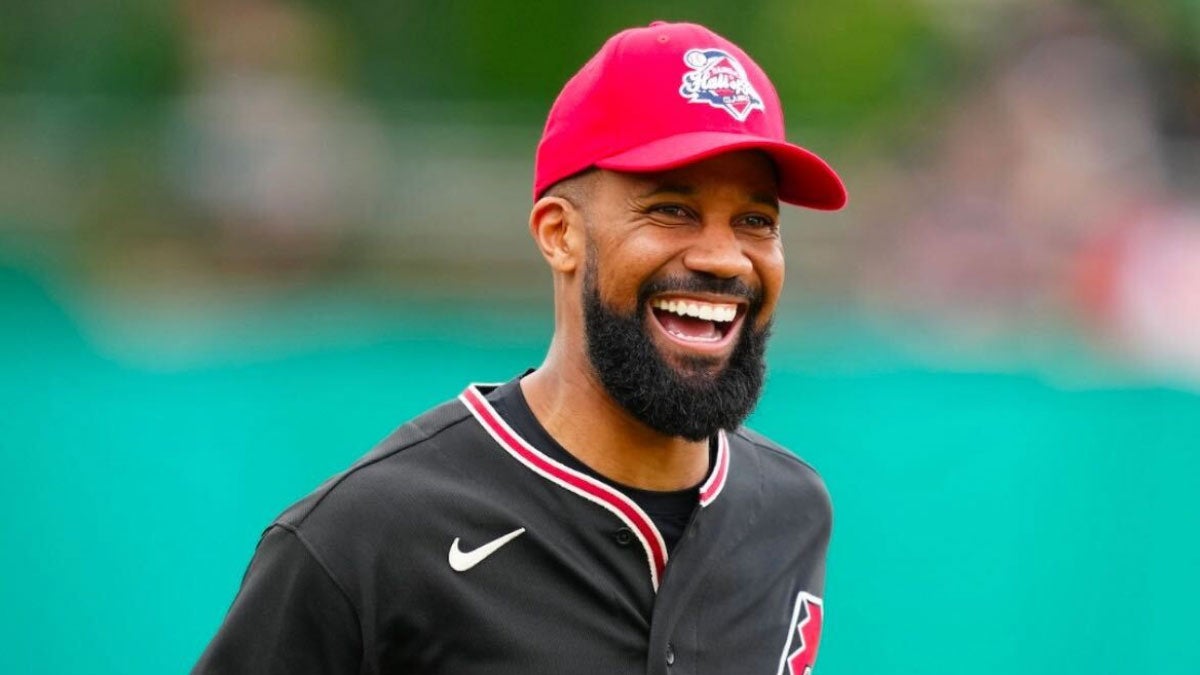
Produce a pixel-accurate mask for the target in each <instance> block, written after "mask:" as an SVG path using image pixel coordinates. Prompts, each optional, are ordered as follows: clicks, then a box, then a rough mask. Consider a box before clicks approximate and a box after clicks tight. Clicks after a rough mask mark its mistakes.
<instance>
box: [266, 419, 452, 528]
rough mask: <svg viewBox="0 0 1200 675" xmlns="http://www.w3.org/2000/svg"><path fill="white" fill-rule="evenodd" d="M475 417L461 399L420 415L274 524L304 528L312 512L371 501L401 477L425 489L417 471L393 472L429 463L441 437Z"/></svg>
mask: <svg viewBox="0 0 1200 675" xmlns="http://www.w3.org/2000/svg"><path fill="white" fill-rule="evenodd" d="M470 417H471V415H470V412H469V411H468V410H467V409H466V407H465V406H463V405H462V404H461V403H460V402H459V401H458V400H457V399H455V400H451V401H447V402H446V403H443V404H441V405H439V406H437V407H435V408H432V409H431V410H429V411H427V412H425V413H423V414H421V415H420V416H418V417H416V418H414V419H412V420H410V421H408V422H406V423H405V424H403V425H402V426H400V427H399V428H397V429H396V430H395V431H393V432H392V433H391V434H389V435H388V436H387V437H386V438H384V439H383V440H382V441H380V442H379V443H377V444H376V445H375V447H374V448H372V449H371V450H370V451H369V452H368V453H367V454H365V455H363V456H362V457H360V458H359V459H358V460H356V461H355V462H354V463H353V464H351V465H350V466H349V467H348V468H347V469H345V470H344V471H342V472H340V473H338V474H335V475H334V476H332V477H330V478H329V479H328V480H326V481H325V482H324V483H322V484H321V485H320V486H319V487H318V488H317V489H316V490H313V491H312V492H311V493H309V494H308V496H306V497H304V498H303V499H301V500H300V501H298V502H296V503H295V504H293V505H292V506H290V507H289V508H288V509H287V510H286V511H284V512H283V513H282V514H280V516H279V517H278V518H276V520H275V523H274V524H281V525H284V526H286V527H289V528H297V527H300V526H301V524H302V523H303V522H304V521H305V520H306V519H307V518H308V517H309V516H310V515H312V513H313V512H314V511H315V510H317V509H320V508H323V505H325V504H326V502H336V503H337V504H338V506H339V507H347V506H352V504H346V502H355V501H359V500H365V499H369V498H370V496H371V494H372V493H373V491H374V488H385V487H386V489H392V488H394V487H395V486H394V485H393V484H392V483H391V482H392V481H394V480H395V478H396V476H397V475H404V473H412V474H414V480H412V481H410V483H412V487H413V488H414V489H420V488H421V487H422V485H421V481H420V480H418V479H417V475H416V474H417V472H416V471H411V472H397V471H393V469H401V468H402V467H401V466H399V465H401V464H405V465H408V466H404V467H403V468H404V469H407V468H410V467H411V468H413V469H417V468H419V467H420V466H422V465H425V464H427V463H424V462H422V461H421V460H422V459H423V458H424V457H428V456H429V453H427V452H424V450H426V449H430V450H432V449H435V446H438V445H440V444H438V443H437V439H438V437H439V435H441V434H443V432H446V431H447V430H448V429H451V428H452V427H454V426H455V425H457V424H459V423H461V422H463V421H464V420H467V419H469V418H470Z"/></svg>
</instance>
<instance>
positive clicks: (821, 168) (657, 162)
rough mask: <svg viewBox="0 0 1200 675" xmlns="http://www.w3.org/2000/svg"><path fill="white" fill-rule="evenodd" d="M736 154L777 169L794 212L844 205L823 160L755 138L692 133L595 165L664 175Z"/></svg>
mask: <svg viewBox="0 0 1200 675" xmlns="http://www.w3.org/2000/svg"><path fill="white" fill-rule="evenodd" d="M737 150H762V151H764V152H766V153H767V154H768V155H770V156H771V159H773V160H775V164H776V166H777V167H778V168H779V199H780V200H782V201H785V202H787V203H789V204H795V205H796V206H806V207H808V208H812V209H820V210H822V211H836V210H838V209H840V208H842V207H843V206H845V205H846V186H845V185H843V184H842V179H841V178H839V177H838V175H837V173H835V172H834V170H833V169H832V168H830V166H829V165H828V164H826V163H825V160H823V159H821V158H820V157H818V156H816V155H815V154H813V153H811V152H809V151H808V150H805V149H804V148H802V147H800V146H798V145H792V144H791V143H783V142H780V141H776V140H772V139H769V138H762V137H759V136H747V135H746V134H734V133H726V132H720V131H696V132H692V133H686V134H678V135H676V136H669V137H667V138H663V139H660V140H657V141H654V142H653V143H647V144H646V145H643V146H640V147H637V148H634V149H632V150H627V151H625V152H622V153H620V154H617V155H613V156H612V157H608V158H606V159H602V160H600V161H598V162H596V164H595V165H596V166H597V167H599V168H601V169H608V170H610V171H627V172H630V173H645V172H650V171H666V170H668V169H674V168H677V167H680V166H684V165H686V164H691V163H693V162H698V161H700V160H703V159H708V158H709V157H713V156H715V155H723V154H725V153H727V152H735V151H737Z"/></svg>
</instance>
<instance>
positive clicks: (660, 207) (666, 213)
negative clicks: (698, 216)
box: [648, 204, 692, 220]
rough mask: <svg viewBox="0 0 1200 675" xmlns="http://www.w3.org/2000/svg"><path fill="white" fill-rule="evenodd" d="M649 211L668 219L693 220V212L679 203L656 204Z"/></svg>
mask: <svg viewBox="0 0 1200 675" xmlns="http://www.w3.org/2000/svg"><path fill="white" fill-rule="evenodd" d="M648 211H649V212H650V213H652V214H654V215H657V216H661V217H662V218H664V219H666V220H691V218H692V212H691V211H690V210H689V209H688V208H687V207H685V206H680V205H679V204H655V205H654V206H651V207H650V208H649V209H648Z"/></svg>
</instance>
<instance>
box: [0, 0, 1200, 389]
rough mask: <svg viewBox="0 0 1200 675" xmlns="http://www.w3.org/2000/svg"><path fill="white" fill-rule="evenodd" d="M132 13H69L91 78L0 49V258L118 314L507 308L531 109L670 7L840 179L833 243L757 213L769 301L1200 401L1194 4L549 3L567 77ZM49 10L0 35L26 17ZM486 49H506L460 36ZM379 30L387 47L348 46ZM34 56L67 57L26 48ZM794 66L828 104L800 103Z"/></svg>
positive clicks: (1198, 99)
mask: <svg viewBox="0 0 1200 675" xmlns="http://www.w3.org/2000/svg"><path fill="white" fill-rule="evenodd" d="M161 4H162V5H163V6H161V7H158V6H157V4H156V5H155V6H156V7H157V8H155V9H145V8H144V9H145V11H146V12H148V13H149V16H151V19H146V20H145V21H144V22H143V23H141V24H139V23H137V22H134V23H133V24H132V26H130V25H129V22H127V21H126V22H122V23H121V24H120V26H119V27H118V26H116V25H115V21H116V20H114V19H111V18H107V19H106V18H105V17H102V16H99V15H97V14H96V12H97V11H99V10H95V9H91V10H83V9H75V11H74V14H72V16H73V20H74V21H76V22H77V23H79V24H81V25H83V24H86V25H87V26H89V27H90V28H91V32H90V33H85V34H84V35H85V40H86V39H87V36H89V35H90V36H91V37H92V38H94V39H96V40H97V44H98V45H109V47H110V49H109V52H111V53H115V54H116V55H117V56H116V57H112V58H110V59H109V62H115V63H117V64H118V66H119V67H118V66H113V67H110V68H108V69H107V70H106V69H105V68H100V67H99V66H97V67H96V68H94V69H92V70H89V68H88V67H85V66H83V65H80V63H77V62H76V60H82V62H83V63H86V62H87V61H88V60H89V59H98V58H101V57H102V56H103V55H102V54H101V55H100V56H97V55H96V54H95V53H93V52H94V51H102V50H100V48H99V47H96V48H95V49H89V47H88V45H87V44H82V45H80V44H75V45H73V46H64V45H61V44H58V43H50V44H48V45H42V44H41V42H39V41H46V40H50V38H48V37H44V36H43V37H38V36H39V35H41V33H39V32H38V31H37V30H34V29H32V28H31V29H29V30H28V31H24V29H22V28H21V27H20V26H21V22H20V20H18V21H17V22H15V23H12V24H9V26H8V27H6V28H3V29H0V34H3V33H5V31H7V36H8V37H9V38H10V39H8V40H7V42H6V44H7V45H8V47H7V49H8V50H9V52H10V53H8V54H7V55H6V56H7V58H6V61H8V62H9V63H10V64H12V65H10V66H9V67H8V69H7V71H3V70H0V264H34V265H43V266H48V267H53V268H55V269H57V270H58V271H60V272H61V273H63V274H65V275H67V276H68V277H69V278H71V279H72V280H73V282H74V283H75V284H77V285H78V286H79V287H80V288H86V289H93V290H94V289H107V290H106V291H104V292H109V291H112V289H118V290H117V291H112V292H117V293H118V294H120V293H125V294H127V295H128V297H130V298H132V299H133V300H131V301H133V302H136V301H137V299H138V298H143V297H146V296H147V295H154V294H156V293H161V292H163V289H171V291H172V292H176V291H178V290H179V289H203V291H204V292H205V293H206V294H209V295H215V296H216V297H220V296H221V294H222V293H229V294H236V293H239V292H244V290H245V289H246V288H247V287H267V288H274V287H280V288H294V287H297V286H311V285H317V286H319V285H322V284H329V283H341V282H344V281H346V280H351V281H353V282H354V283H366V284H381V285H384V286H385V287H388V288H394V289H396V291H397V292H404V293H421V292H425V291H433V290H436V292H438V293H449V292H461V293H465V294H479V293H482V292H483V290H482V289H485V288H487V289H494V288H497V287H506V286H508V287H513V288H526V287H530V288H531V287H537V286H539V285H542V284H544V279H543V275H542V273H541V268H540V267H539V265H538V264H537V261H536V259H535V257H534V254H533V251H532V247H531V246H530V245H529V244H528V242H527V237H526V234H525V227H524V221H525V217H526V211H527V207H528V200H529V194H528V191H529V180H530V175H531V173H532V151H533V144H534V142H535V140H536V138H537V136H538V132H539V127H540V124H541V119H542V118H541V116H542V115H544V111H545V109H546V108H547V107H548V105H549V97H550V96H552V95H553V92H554V91H555V90H556V89H557V87H558V86H559V85H560V84H561V81H562V80H563V79H565V77H566V76H567V74H569V72H571V71H572V70H574V69H575V68H576V67H578V65H579V61H581V60H582V58H584V56H585V55H586V54H587V53H590V52H591V51H592V50H594V48H595V47H596V46H597V43H598V40H599V39H601V36H603V35H604V34H607V33H610V32H612V31H613V30H616V29H618V28H620V27H623V26H625V25H628V24H631V23H639V22H642V19H643V18H644V19H645V20H646V21H648V20H649V19H651V18H658V17H659V16H660V15H661V18H671V19H680V18H689V17H691V18H697V19H699V20H704V21H705V22H707V23H709V24H710V25H711V26H712V27H714V28H715V29H717V30H718V31H721V32H727V33H729V34H730V35H731V37H734V38H735V39H737V40H738V41H739V42H742V43H743V44H745V45H746V46H747V49H748V51H750V52H751V53H752V54H755V55H759V54H760V53H762V54H765V55H766V56H764V57H760V61H762V62H763V65H764V66H765V67H766V68H767V70H768V71H769V72H771V73H772V75H773V76H774V77H776V79H777V80H779V81H778V84H779V88H780V89H781V92H782V93H783V98H784V103H785V108H786V110H787V112H788V115H789V122H790V125H791V126H790V129H789V131H790V134H791V136H792V139H793V140H795V141H797V142H799V143H801V144H805V145H809V146H810V147H813V148H814V149H815V150H817V151H819V152H820V153H821V154H822V155H824V156H827V157H829V158H831V160H832V161H833V163H834V165H835V166H836V167H838V168H839V170H840V171H841V172H842V174H843V177H844V178H845V179H846V182H847V184H848V186H849V188H850V193H851V205H850V208H849V209H848V210H847V211H846V212H844V213H843V214H840V215H839V216H837V217H836V218H835V219H834V220H833V221H832V222H833V224H831V221H830V219H828V218H814V217H811V216H810V215H808V214H804V213H800V212H792V213H790V214H789V216H788V218H789V220H790V221H791V222H790V223H789V226H788V232H787V235H786V239H787V242H788V248H789V260H790V263H789V264H790V267H789V275H790V278H789V286H790V289H789V294H790V295H791V296H792V297H793V300H794V301H795V302H797V303H800V304H805V305H807V306H810V307H815V308H818V309H819V310H820V311H829V310H832V311H837V312H843V313H846V314H858V315H862V316H865V317H868V318H869V319H870V320H874V321H878V322H880V323H884V324H887V325H889V326H892V327H898V328H897V330H898V331H899V332H901V333H909V334H912V335H916V336H921V337H920V339H924V338H925V337H927V336H929V335H938V336H942V337H947V336H949V339H950V341H951V342H952V343H954V344H958V345H964V346H965V347H964V349H966V351H968V352H970V351H971V347H972V346H976V347H981V348H982V350H981V351H985V352H988V353H1000V352H1003V351H1005V350H1012V349H1016V350H1018V351H1020V350H1021V349H1025V348H1029V345H1035V347H1033V349H1035V350H1036V345H1038V344H1041V343H1042V342H1053V343H1055V344H1058V345H1061V344H1069V345H1085V346H1088V347H1090V348H1092V349H1095V350H1096V351H1098V352H1100V353H1103V354H1107V355H1109V356H1111V357H1113V360H1114V361H1118V362H1126V363H1132V364H1137V365H1138V367H1139V368H1143V369H1147V370H1149V371H1151V372H1154V373H1156V374H1157V376H1161V377H1167V378H1170V379H1173V380H1174V379H1179V380H1184V381H1190V382H1192V383H1196V382H1200V190H1198V189H1197V188H1198V187H1200V46H1198V45H1200V9H1197V7H1196V6H1195V5H1194V4H1193V3H1191V2H1189V1H1188V0H1174V1H1172V0H1161V1H1160V2H1149V3H1141V2H1134V1H1133V0H1130V1H1129V2H1115V1H1114V2H1108V3H1101V2H1088V3H1084V2H1068V1H1066V0H1055V1H1053V2H1050V1H1046V2H1035V1H1033V0H1024V1H1022V0H1008V1H1006V2H995V3H980V2H968V1H966V0H958V1H952V0H924V1H918V0H907V1H905V2H900V3H883V2H879V3H851V4H852V5H854V9H844V10H829V9H824V10H821V9H817V8H814V9H813V10H812V11H811V12H809V13H806V12H808V10H806V9H805V7H804V6H799V8H797V7H798V6H797V5H796V4H793V3H787V2H764V3H763V4H762V9H760V10H757V11H741V10H739V12H738V13H737V18H734V16H733V15H732V14H731V13H730V12H729V10H726V9H721V6H720V5H718V4H717V3H715V2H714V3H690V4H682V3H667V5H669V7H668V8H667V9H666V10H663V11H660V12H659V14H655V15H653V16H652V15H649V14H647V15H646V16H645V17H642V14H646V12H647V11H648V10H647V9H645V8H641V7H638V9H637V10H636V11H634V10H632V9H629V8H626V9H628V11H627V12H626V14H628V16H625V15H623V14H621V13H620V12H618V11H616V10H613V9H612V8H610V9H608V10H604V9H594V10H584V9H574V10H566V9H560V10H556V11H557V12H558V14H557V15H554V16H551V17H549V18H548V19H546V21H551V20H552V19H553V20H556V21H559V22H562V23H563V24H564V25H565V24H568V23H569V24H570V29H569V30H571V31H574V32H563V33H560V34H556V38H557V39H560V40H566V41H568V42H569V41H570V40H568V38H578V41H579V42H580V43H581V44H580V45H579V46H578V48H577V49H576V50H574V51H577V52H578V55H579V56H578V58H576V60H575V61H570V60H569V57H567V56H563V54H564V53H565V54H571V53H574V52H571V51H567V52H564V51H563V50H564V49H566V48H565V47H562V46H561V45H560V46H558V47H556V48H555V50H551V53H550V55H549V56H544V57H541V58H542V59H543V60H545V61H550V62H549V63H546V62H542V61H538V58H539V57H538V56H537V54H536V52H535V51H533V52H531V50H532V48H533V47H535V46H536V45H537V41H536V40H535V39H534V38H535V37H540V38H541V39H542V40H545V39H546V37H545V36H544V35H540V34H539V35H538V36H534V35H530V34H525V33H521V32H520V31H521V30H522V26H524V25H525V23H523V19H522V17H520V16H516V17H515V18H514V17H513V16H511V15H510V14H512V13H519V10H516V9H515V6H514V10H513V12H500V11H498V10H496V9H495V7H494V5H493V4H488V3H483V2H476V3H463V5H464V7H470V8H472V10H473V13H466V12H465V10H459V14H461V16H458V15H456V14H455V12H454V11H452V8H450V7H446V8H437V7H434V8H424V9H422V8H417V7H416V6H415V5H405V4H403V3H402V4H401V5H398V6H397V7H398V9H394V10H392V12H391V13H384V12H382V10H380V9H379V7H382V6H383V5H384V3H372V2H357V3H349V4H347V5H345V6H340V7H334V6H330V5H326V4H317V3H294V2H284V1H283V0H186V1H184V2H180V3H177V4H174V5H168V4H166V3H161ZM626 4H628V3H626ZM676 4H677V5H679V7H678V8H675V5H676ZM52 5H55V6H57V3H52ZM618 5H620V3H618ZM150 6H151V5H150V3H147V4H146V7H147V8H148V7H150ZM622 6H623V5H622ZM635 6H636V5H630V7H635ZM687 7H692V8H693V9H695V10H696V13H695V14H694V15H693V14H689V12H688V11H687V10H686V9H684V8H687ZM57 9H58V10H63V9H64V8H63V7H57ZM618 9H619V8H618ZM525 11H530V10H528V9H526V10H525ZM588 11H592V12H593V14H592V15H586V12H588ZM822 11H823V12H825V14H823V15H818V13H819V12H822ZM438 12H441V13H442V14H446V15H449V18H447V17H445V16H441V15H436V13H438ZM487 12H491V13H490V14H488V13H487ZM831 12H834V14H831ZM839 12H840V13H839ZM17 14H20V12H17ZM810 14H811V15H810ZM51 15H52V10H49V9H44V8H43V9H29V10H26V11H25V13H24V15H23V16H18V17H17V18H18V19H24V20H26V21H28V22H29V24H30V25H31V26H35V25H41V26H43V28H45V25H47V24H48V22H50V20H51V19H52V18H57V16H58V15H54V16H51ZM155 17H156V18H155ZM456 17H457V18H456ZM881 17H882V18H881ZM580 18H584V19H589V18H590V19H591V22H590V23H591V24H594V26H593V27H594V37H591V38H590V41H589V39H586V38H585V36H587V35H592V33H591V32H581V31H585V29H588V24H589V22H588V21H579V19H580ZM723 18H725V19H727V20H728V23H729V24H730V25H729V26H728V27H727V26H726V25H725V24H724V23H723V22H722V19H723ZM106 20H107V21H109V22H110V23H112V24H113V25H110V24H108V23H105V21H106ZM389 21H390V22H393V24H394V25H392V26H391V27H390V28H389V27H388V26H386V25H385V26H383V27H380V25H379V24H386V23H387V22H389ZM455 22H458V23H455ZM889 22H890V23H889ZM549 25H551V24H546V25H543V26H540V28H543V29H544V28H545V27H546V26H549ZM431 26H432V27H431ZM812 26H818V27H819V30H816V29H813V28H812ZM881 26H882V27H881ZM897 26H899V27H903V30H901V29H900V28H896V27H897ZM164 27H165V30H166V32H165V33H164V32H161V31H163V30H164ZM434 28H436V30H434ZM451 29H454V30H451ZM563 30H564V31H567V30H568V29H567V28H565V27H564V29H563ZM372 31H374V32H372ZM506 31H507V33H506ZM777 31H779V32H782V36H780V35H776V34H775V33H776V32H777ZM44 32H45V35H50V34H51V33H50V32H49V29H45V31H44ZM814 32H819V33H820V34H819V35H818V36H817V37H816V39H817V40H818V41H819V42H820V44H818V45H817V46H816V47H815V48H813V47H809V48H802V47H796V49H795V54H796V56H795V57H794V58H795V59H796V61H795V63H789V62H788V58H789V57H788V54H789V53H790V52H789V47H788V45H789V44H793V43H792V42H789V41H788V39H787V38H789V37H791V36H793V35H794V36H805V35H807V36H810V37H812V33H814ZM495 34H500V35H505V34H511V38H510V39H509V43H508V44H509V45H510V47H511V49H509V50H507V51H501V50H493V49H492V48H491V47H490V45H493V44H496V42H495V41H493V42H482V40H483V38H481V37H480V36H481V35H495ZM13 35H17V37H19V38H21V39H12V36H13ZM389 35H390V36H391V37H390V38H389V37H388V36H389ZM372 36H374V37H372ZM380 36H382V37H380ZM102 38H103V39H102ZM389 39H391V40H394V41H396V43H397V44H396V45H395V46H394V50H393V51H386V50H385V51H382V52H380V53H381V54H384V55H385V57H386V58H385V57H381V56H378V55H375V53H374V52H372V51H371V49H373V47H372V45H374V44H382V45H385V46H386V45H388V44H390V43H388V40H389ZM372 40H374V42H372ZM410 43H411V44H410ZM795 44H798V41H797V42H796V43H795ZM113 45H116V46H115V47H114V46H113ZM131 45H132V46H131ZM438 45H440V47H438ZM468 46H472V47H471V48H470V49H467V48H466V47H468ZM438 48H440V49H442V50H443V51H441V52H436V51H434V50H435V49H438ZM39 49H40V50H42V51H41V52H39V51H38V50H39ZM379 49H384V48H383V47H380V48H379ZM406 49H408V50H410V51H405V50H406ZM54 50H57V51H54ZM63 50H66V53H67V54H68V56H67V57H63V59H64V60H65V61H66V62H69V63H70V64H72V65H71V67H70V68H65V69H63V68H59V69H58V70H56V69H55V67H53V66H54V64H55V63H57V61H55V59H53V58H50V59H46V58H43V59H41V60H39V59H38V58H34V56H31V54H32V55H37V54H44V53H46V52H49V51H54V53H56V54H61V53H62V52H63ZM464 53H467V54H470V55H471V58H467V57H465V56H463V54H464ZM531 53H532V54H533V55H532V56H531V55H530V54H531ZM814 53H816V54H826V55H827V56H825V57H824V59H825V60H824V61H823V62H820V63H818V62H817V61H818V60H819V59H814V58H813V57H812V55H813V54H814ZM518 54H523V56H520V57H519V58H522V59H526V60H531V59H532V61H531V65H518V66H515V67H514V72H513V73H512V76H511V77H512V81H511V82H506V81H505V76H504V75H500V76H497V75H496V73H501V74H503V73H505V72H506V71H505V62H506V60H509V59H512V60H513V61H514V63H517V59H518ZM418 55H420V58H418ZM110 56H111V55H110ZM558 61H562V62H558ZM520 63H524V61H522V62H520ZM47 64H49V65H47ZM121 64H124V66H121ZM156 64H157V65H156ZM439 64H443V65H444V68H443V69H442V70H438V66H439ZM880 64H887V66H888V67H887V68H886V69H883V68H881V66H880ZM387 68H390V69H391V70H387ZM456 69H457V70H456ZM539 69H540V70H539ZM381 70H382V72H383V73H384V76H382V77H381V76H380V72H381ZM93 71H94V72H93ZM793 71H794V72H793ZM63 72H65V73H67V74H74V77H75V79H74V80H70V81H67V82H66V84H64V83H63V77H64V76H63V75H62V73H63ZM113 72H116V73H118V75H116V76H114V75H112V74H111V73H113ZM80 73H82V74H80ZM96 73H99V74H96ZM130 73H133V75H130ZM455 73H476V74H477V75H476V77H475V79H474V80H470V79H465V80H463V85H462V89H463V92H462V94H461V95H452V94H448V93H447V91H449V90H448V89H447V87H450V86H453V85H454V84H455V83H454V82H446V81H445V80H446V79H447V78H448V77H449V76H451V75H453V74H455ZM814 73H818V74H823V75H824V77H825V80H829V79H831V78H844V79H845V80H846V83H841V82H840V81H839V82H833V83H827V82H823V84H822V86H812V87H809V86H808V84H811V81H809V82H807V83H806V82H805V80H804V77H805V76H806V74H807V75H811V74H814ZM881 73H882V75H881ZM831 74H832V75H831ZM884 75H886V77H884ZM89 77H92V79H91V80H89V79H88V78H89ZM56 78H57V79H56ZM389 78H390V79H389ZM856 78H857V79H856ZM872 78H875V79H872ZM68 79H69V78H68ZM381 80H384V81H394V82H395V83H396V84H395V86H392V87H388V86H383V85H381V84H380V81H381ZM89 83H90V84H89ZM97 83H98V84H97ZM834 85H838V86H834ZM872 87H873V88H872ZM810 89H811V90H812V91H813V92H814V93H812V94H811V98H807V97H805V96H804V95H803V93H804V92H806V91H809V90H810ZM529 91H534V92H538V93H537V94H535V95H530V94H528V92H529ZM798 92H799V93H801V96H797V93H798ZM839 92H841V93H842V94H844V97H843V98H840V99H839V98H837V96H839V95H841V94H839ZM864 92H866V93H865V94H864ZM508 93H512V96H509V95H508ZM830 98H834V99H836V100H828V99H830ZM812 99H824V100H812ZM881 100H887V101H888V102H887V104H886V105H881V104H879V101H881ZM447 289H450V290H447ZM939 344H940V345H941V346H939V349H940V350H942V352H943V353H945V350H944V344H942V343H939Z"/></svg>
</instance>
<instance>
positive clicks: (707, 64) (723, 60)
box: [679, 49, 763, 122]
mask: <svg viewBox="0 0 1200 675" xmlns="http://www.w3.org/2000/svg"><path fill="white" fill-rule="evenodd" d="M683 62H684V63H685V64H687V66H688V68H691V70H689V71H688V72H687V73H685V74H684V76H683V84H681V85H680V87H679V95H680V96H683V97H684V98H685V99H687V100H688V101H689V102H691V103H707V104H708V105H710V106H712V107H714V108H720V109H722V110H724V111H725V112H727V113H729V114H730V115H731V116H733V118H734V119H736V120H737V121H739V122H745V121H746V118H747V117H749V116H750V113H752V112H754V111H755V110H763V101H762V96H759V94H758V92H757V91H755V89H754V85H753V84H751V83H750V78H749V77H747V76H746V69H745V68H742V64H740V63H738V61H737V59H736V58H734V57H733V56H732V55H730V54H729V53H727V52H725V51H724V50H722V49H690V50H688V52H687V53H686V54H684V55H683Z"/></svg>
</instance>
